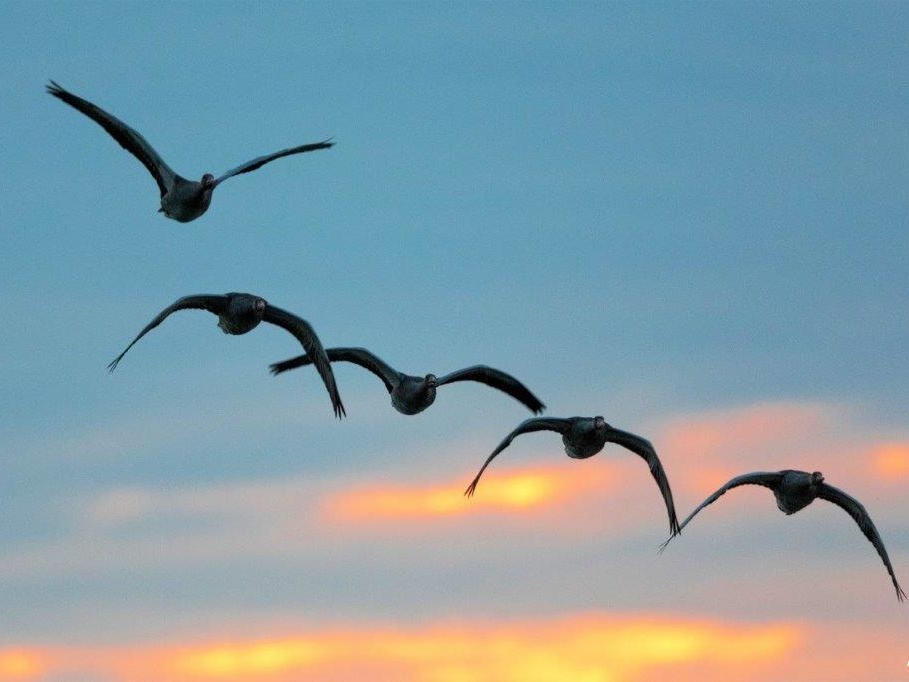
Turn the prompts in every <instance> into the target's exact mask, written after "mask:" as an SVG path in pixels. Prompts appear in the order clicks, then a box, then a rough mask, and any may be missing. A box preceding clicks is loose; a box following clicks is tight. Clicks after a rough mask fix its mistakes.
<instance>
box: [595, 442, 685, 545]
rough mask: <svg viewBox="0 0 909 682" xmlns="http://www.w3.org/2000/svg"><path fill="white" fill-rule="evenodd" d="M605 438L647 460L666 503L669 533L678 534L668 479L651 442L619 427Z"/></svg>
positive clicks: (678, 529) (676, 518) (677, 523)
mask: <svg viewBox="0 0 909 682" xmlns="http://www.w3.org/2000/svg"><path fill="white" fill-rule="evenodd" d="M606 440H607V441H608V442H612V443H616V444H617V445H621V446H622V447H624V448H627V449H628V450H631V452H633V453H635V454H636V455H638V456H640V457H642V458H643V459H644V460H645V461H646V462H647V466H649V467H650V474H651V475H652V476H653V480H655V481H656V484H657V487H659V489H660V494H661V495H662V496H663V502H664V503H665V504H666V512H667V513H668V515H669V533H670V535H671V536H672V535H678V533H679V532H680V531H681V528H680V527H679V519H678V517H677V516H676V513H675V504H674V503H673V501H672V490H671V489H670V488H669V479H668V478H667V477H666V472H665V471H664V470H663V465H662V463H661V462H660V458H659V457H658V456H657V452H656V449H655V448H654V447H653V444H652V443H651V442H650V441H649V440H647V439H646V438H642V437H641V436H638V435H635V434H633V433H629V432H627V431H622V430H620V429H612V430H611V431H610V432H609V435H608V436H607V438H606Z"/></svg>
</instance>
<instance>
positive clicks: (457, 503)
mask: <svg viewBox="0 0 909 682" xmlns="http://www.w3.org/2000/svg"><path fill="white" fill-rule="evenodd" d="M614 479H615V476H614V474H613V475H611V474H609V472H608V471H607V470H606V469H604V468H602V467H599V468H596V469H594V468H591V467H584V468H583V470H581V469H579V468H571V469H566V468H559V467H546V468H537V469H525V470H522V471H519V472H517V473H508V474H495V473H490V472H487V473H486V474H484V476H483V480H482V481H481V482H480V485H479V486H478V488H477V493H476V495H474V497H472V498H467V497H465V496H464V489H465V488H466V486H467V483H468V482H469V481H467V480H466V479H465V480H463V481H458V482H456V483H450V484H448V485H444V486H396V487H381V488H377V487H369V488H360V489H358V490H349V491H344V492H340V493H338V494H336V495H334V496H333V497H331V498H329V499H328V500H327V501H326V509H327V510H328V511H329V513H330V514H332V515H333V516H336V517H338V518H342V519H347V520H356V519H377V518H420V517H438V516H455V515H463V514H474V513H477V512H482V511H488V510H490V509H496V510H505V511H523V510H528V509H535V508H541V507H545V506H548V505H553V504H556V503H558V502H561V501H562V500H564V499H566V498H568V497H571V496H574V495H577V494H579V493H584V492H587V491H589V490H591V489H593V488H597V489H599V490H602V489H604V488H605V487H607V486H608V485H609V484H610V483H612V482H613V481H614Z"/></svg>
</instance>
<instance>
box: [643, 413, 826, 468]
mask: <svg viewBox="0 0 909 682" xmlns="http://www.w3.org/2000/svg"><path fill="white" fill-rule="evenodd" d="M835 413H836V409H835V408H833V407H831V406H829V405H824V404H819V403H761V404H757V405H750V406H747V407H740V408H732V409H727V410H716V411H710V412H703V413H694V414H687V415H681V416H678V417H673V418H672V419H670V420H669V421H668V422H667V423H666V424H665V425H664V426H663V428H662V429H661V434H660V438H659V441H660V446H659V449H660V451H661V452H663V451H666V452H670V453H672V457H694V458H698V459H701V458H704V457H711V458H713V457H717V456H719V457H723V458H731V459H736V458H738V457H740V456H741V455H742V451H743V450H745V449H749V450H755V449H763V448H767V447H775V446H779V445H784V444H787V443H792V442H799V441H804V439H805V437H806V436H807V437H812V436H814V435H816V434H817V433H818V432H820V431H821V430H822V429H823V428H824V427H825V426H826V425H828V424H829V423H830V422H832V421H833V417H834V416H835Z"/></svg>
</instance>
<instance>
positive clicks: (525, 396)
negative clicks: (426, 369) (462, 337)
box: [438, 365, 546, 414]
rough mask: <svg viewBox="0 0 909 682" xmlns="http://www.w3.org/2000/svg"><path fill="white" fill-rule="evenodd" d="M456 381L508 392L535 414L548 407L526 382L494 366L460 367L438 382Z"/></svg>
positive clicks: (448, 382)
mask: <svg viewBox="0 0 909 682" xmlns="http://www.w3.org/2000/svg"><path fill="white" fill-rule="evenodd" d="M455 381H478V382H480V383H481V384H486V385H487V386H491V387H492V388H497V389H498V390H500V391H502V392H503V393H507V394H508V395H510V396H511V397H512V398H514V399H515V400H517V401H519V402H521V403H523V404H524V405H525V406H526V407H527V409H529V410H530V411H531V412H533V413H534V414H539V413H540V412H542V411H543V408H545V407H546V406H545V405H544V404H543V403H542V402H540V399H539V398H537V397H536V396H535V395H534V394H533V393H531V392H530V389H529V388H527V387H526V386H525V385H524V384H522V383H521V382H520V381H518V380H517V379H515V378H514V377H513V376H511V375H510V374H506V373H505V372H503V371H501V370H498V369H495V368H493V367H487V366H486V365H474V366H473V367H467V368H465V369H460V370H458V371H456V372H452V373H451V374H446V375H445V376H443V377H440V378H439V380H438V384H439V386H441V385H442V384H450V383H452V382H455Z"/></svg>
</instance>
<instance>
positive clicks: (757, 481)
mask: <svg viewBox="0 0 909 682" xmlns="http://www.w3.org/2000/svg"><path fill="white" fill-rule="evenodd" d="M782 480H783V474H782V472H779V471H755V472H752V473H750V474H742V475H741V476H736V477H735V478H733V479H732V480H730V481H729V482H728V483H726V484H725V485H723V486H722V487H721V488H720V489H719V490H717V491H716V492H715V493H713V494H712V495H711V496H710V497H708V498H707V499H706V500H704V501H703V502H701V503H700V504H699V505H698V506H697V508H696V509H695V510H694V511H693V512H691V513H690V514H689V515H688V517H687V518H686V519H685V520H684V521H682V523H681V525H679V533H681V532H682V529H683V528H684V527H685V526H687V525H688V522H689V521H691V519H693V518H694V517H695V516H696V515H697V513H698V512H699V511H701V510H702V509H703V508H704V507H706V506H707V505H708V504H713V503H714V502H716V501H717V500H718V499H720V497H722V496H723V495H724V494H725V493H726V491H727V490H732V488H737V487H738V486H740V485H762V486H764V487H765V488H770V489H771V490H772V489H774V488H775V487H776V486H778V485H779V483H780V481H782ZM677 534H678V533H677ZM677 534H676V535H677ZM674 537H675V535H670V536H669V539H668V540H666V542H664V543H663V544H662V545H660V551H661V552H662V551H663V550H664V549H666V546H667V545H668V544H669V542H670V540H672V538H674Z"/></svg>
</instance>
